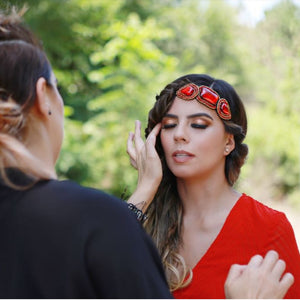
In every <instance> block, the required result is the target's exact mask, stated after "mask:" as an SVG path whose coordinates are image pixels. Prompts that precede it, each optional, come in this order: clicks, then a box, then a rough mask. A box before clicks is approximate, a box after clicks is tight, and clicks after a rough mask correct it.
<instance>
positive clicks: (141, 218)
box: [127, 203, 147, 223]
mask: <svg viewBox="0 0 300 300" xmlns="http://www.w3.org/2000/svg"><path fill="white" fill-rule="evenodd" d="M127 206H128V208H129V209H130V210H131V211H133V212H134V213H135V215H136V218H137V220H138V221H140V222H142V223H143V222H144V221H145V220H146V219H147V215H146V214H144V213H143V211H142V210H141V209H138V208H137V207H136V206H135V205H134V204H132V203H127Z"/></svg>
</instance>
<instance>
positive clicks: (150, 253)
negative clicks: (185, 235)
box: [85, 206, 172, 299]
mask: <svg viewBox="0 0 300 300" xmlns="http://www.w3.org/2000/svg"><path fill="white" fill-rule="evenodd" d="M103 218H105V216H103ZM105 224H106V225H105V226H106V227H105V228H103V225H101V226H99V227H98V226H94V229H93V230H92V232H91V234H90V236H89V240H88V243H87V245H86V251H85V256H86V261H87V268H88V273H89V274H90V277H91V280H92V282H93V285H94V288H95V290H96V291H97V294H98V295H101V298H135V299H137V298H144V299H145V298H172V295H171V294H170V292H169V288H168V285H167V282H166V279H165V274H164V270H163V267H162V264H161V261H160V258H159V254H158V252H157V250H156V248H155V246H154V244H153V243H152V240H151V239H150V237H149V236H148V235H147V234H146V232H145V231H144V229H143V228H142V227H141V225H140V224H139V222H138V221H137V220H136V219H135V217H134V216H133V215H132V213H131V212H130V211H128V209H127V207H125V206H124V210H123V208H122V209H121V210H120V211H119V212H118V210H117V211H116V210H115V211H114V212H113V214H111V215H110V216H109V218H107V219H106V221H105Z"/></svg>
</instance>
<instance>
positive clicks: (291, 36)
mask: <svg viewBox="0 0 300 300" xmlns="http://www.w3.org/2000/svg"><path fill="white" fill-rule="evenodd" d="M249 1H251V0H249ZM24 3H26V4H27V5H28V7H29V10H28V11H27V13H26V14H25V17H24V19H25V20H26V22H27V23H28V24H29V25H30V27H31V28H32V29H33V30H34V31H35V32H36V34H37V35H38V36H39V37H40V38H41V39H42V40H43V43H44V47H45V50H46V52H47V54H48V56H49V58H50V61H51V62H52V65H53V68H54V71H55V74H56V76H57V78H58V82H59V87H60V91H61V94H62V96H63V98H64V101H65V105H66V111H65V114H66V121H65V128H66V133H65V141H64V144H63V150H62V153H61V157H60V159H59V162H58V165H57V172H58V174H59V177H60V178H61V179H64V178H69V179H72V180H75V181H77V182H79V183H81V184H85V185H88V186H92V187H97V188H102V189H104V190H106V191H108V192H110V193H113V194H115V195H116V196H121V195H122V194H123V192H124V191H126V194H127V195H129V194H130V193H131V192H132V191H133V189H134V186H135V184H136V180H137V174H136V172H135V170H134V169H133V168H132V167H131V166H130V163H129V159H128V157H127V154H126V140H127V137H128V133H129V131H132V130H133V129H134V120H136V119H140V120H141V121H142V124H143V125H144V126H145V124H146V121H147V113H148V110H149V109H150V108H151V107H152V105H153V103H154V101H155V95H156V94H158V93H159V92H160V90H161V89H162V88H163V87H164V86H165V85H166V84H167V83H169V82H170V81H172V80H174V79H175V78H177V77H178V76H180V75H183V74H186V73H207V74H210V75H212V76H214V77H217V78H222V79H224V80H226V81H228V82H229V83H231V84H232V85H233V86H234V87H235V88H236V90H237V91H238V93H239V94H240V96H241V97H242V99H243V101H244V103H245V106H246V109H247V111H248V118H249V131H248V136H247V139H246V142H247V144H248V146H249V148H250V153H249V157H248V160H247V163H246V165H245V166H244V167H243V169H242V174H241V176H240V179H239V181H238V183H237V185H238V188H239V190H241V191H243V192H246V193H249V194H251V195H254V196H256V197H257V198H258V199H259V200H261V201H263V200H264V198H268V197H269V198H272V199H276V200H278V201H285V202H289V203H291V204H292V205H293V206H294V207H300V175H299V172H300V118H299V113H300V105H299V104H300V87H299V82H300V72H299V70H300V69H299V65H300V6H298V5H297V4H295V2H292V1H291V0H282V1H279V2H277V3H276V5H275V6H273V7H272V8H270V9H269V10H267V11H266V12H265V15H264V18H263V19H262V20H260V21H259V22H258V23H257V24H255V25H254V26H249V25H245V24H243V23H241V22H240V21H239V18H238V16H239V11H240V9H242V8H241V7H239V6H232V5H230V4H229V2H226V1H223V0H157V1H152V0H114V1H111V0H26V1H21V0H10V1H3V0H2V1H1V8H6V7H7V6H8V5H12V4H14V5H17V6H18V7H21V6H22V5H23V4H24Z"/></svg>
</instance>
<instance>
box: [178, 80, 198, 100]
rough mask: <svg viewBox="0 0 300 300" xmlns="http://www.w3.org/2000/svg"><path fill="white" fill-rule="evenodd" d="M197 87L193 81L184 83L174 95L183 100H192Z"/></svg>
mask: <svg viewBox="0 0 300 300" xmlns="http://www.w3.org/2000/svg"><path fill="white" fill-rule="evenodd" d="M198 91H199V88H198V86H197V85H195V84H193V83H189V84H186V85H185V86H183V87H182V88H180V89H179V90H178V91H177V92H176V95H177V97H179V98H181V99H183V100H193V99H195V98H196V96H197V95H198Z"/></svg>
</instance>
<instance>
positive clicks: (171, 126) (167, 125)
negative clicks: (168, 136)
mask: <svg viewBox="0 0 300 300" xmlns="http://www.w3.org/2000/svg"><path fill="white" fill-rule="evenodd" d="M175 126H176V124H165V125H163V126H162V129H169V128H174V127H175Z"/></svg>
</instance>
